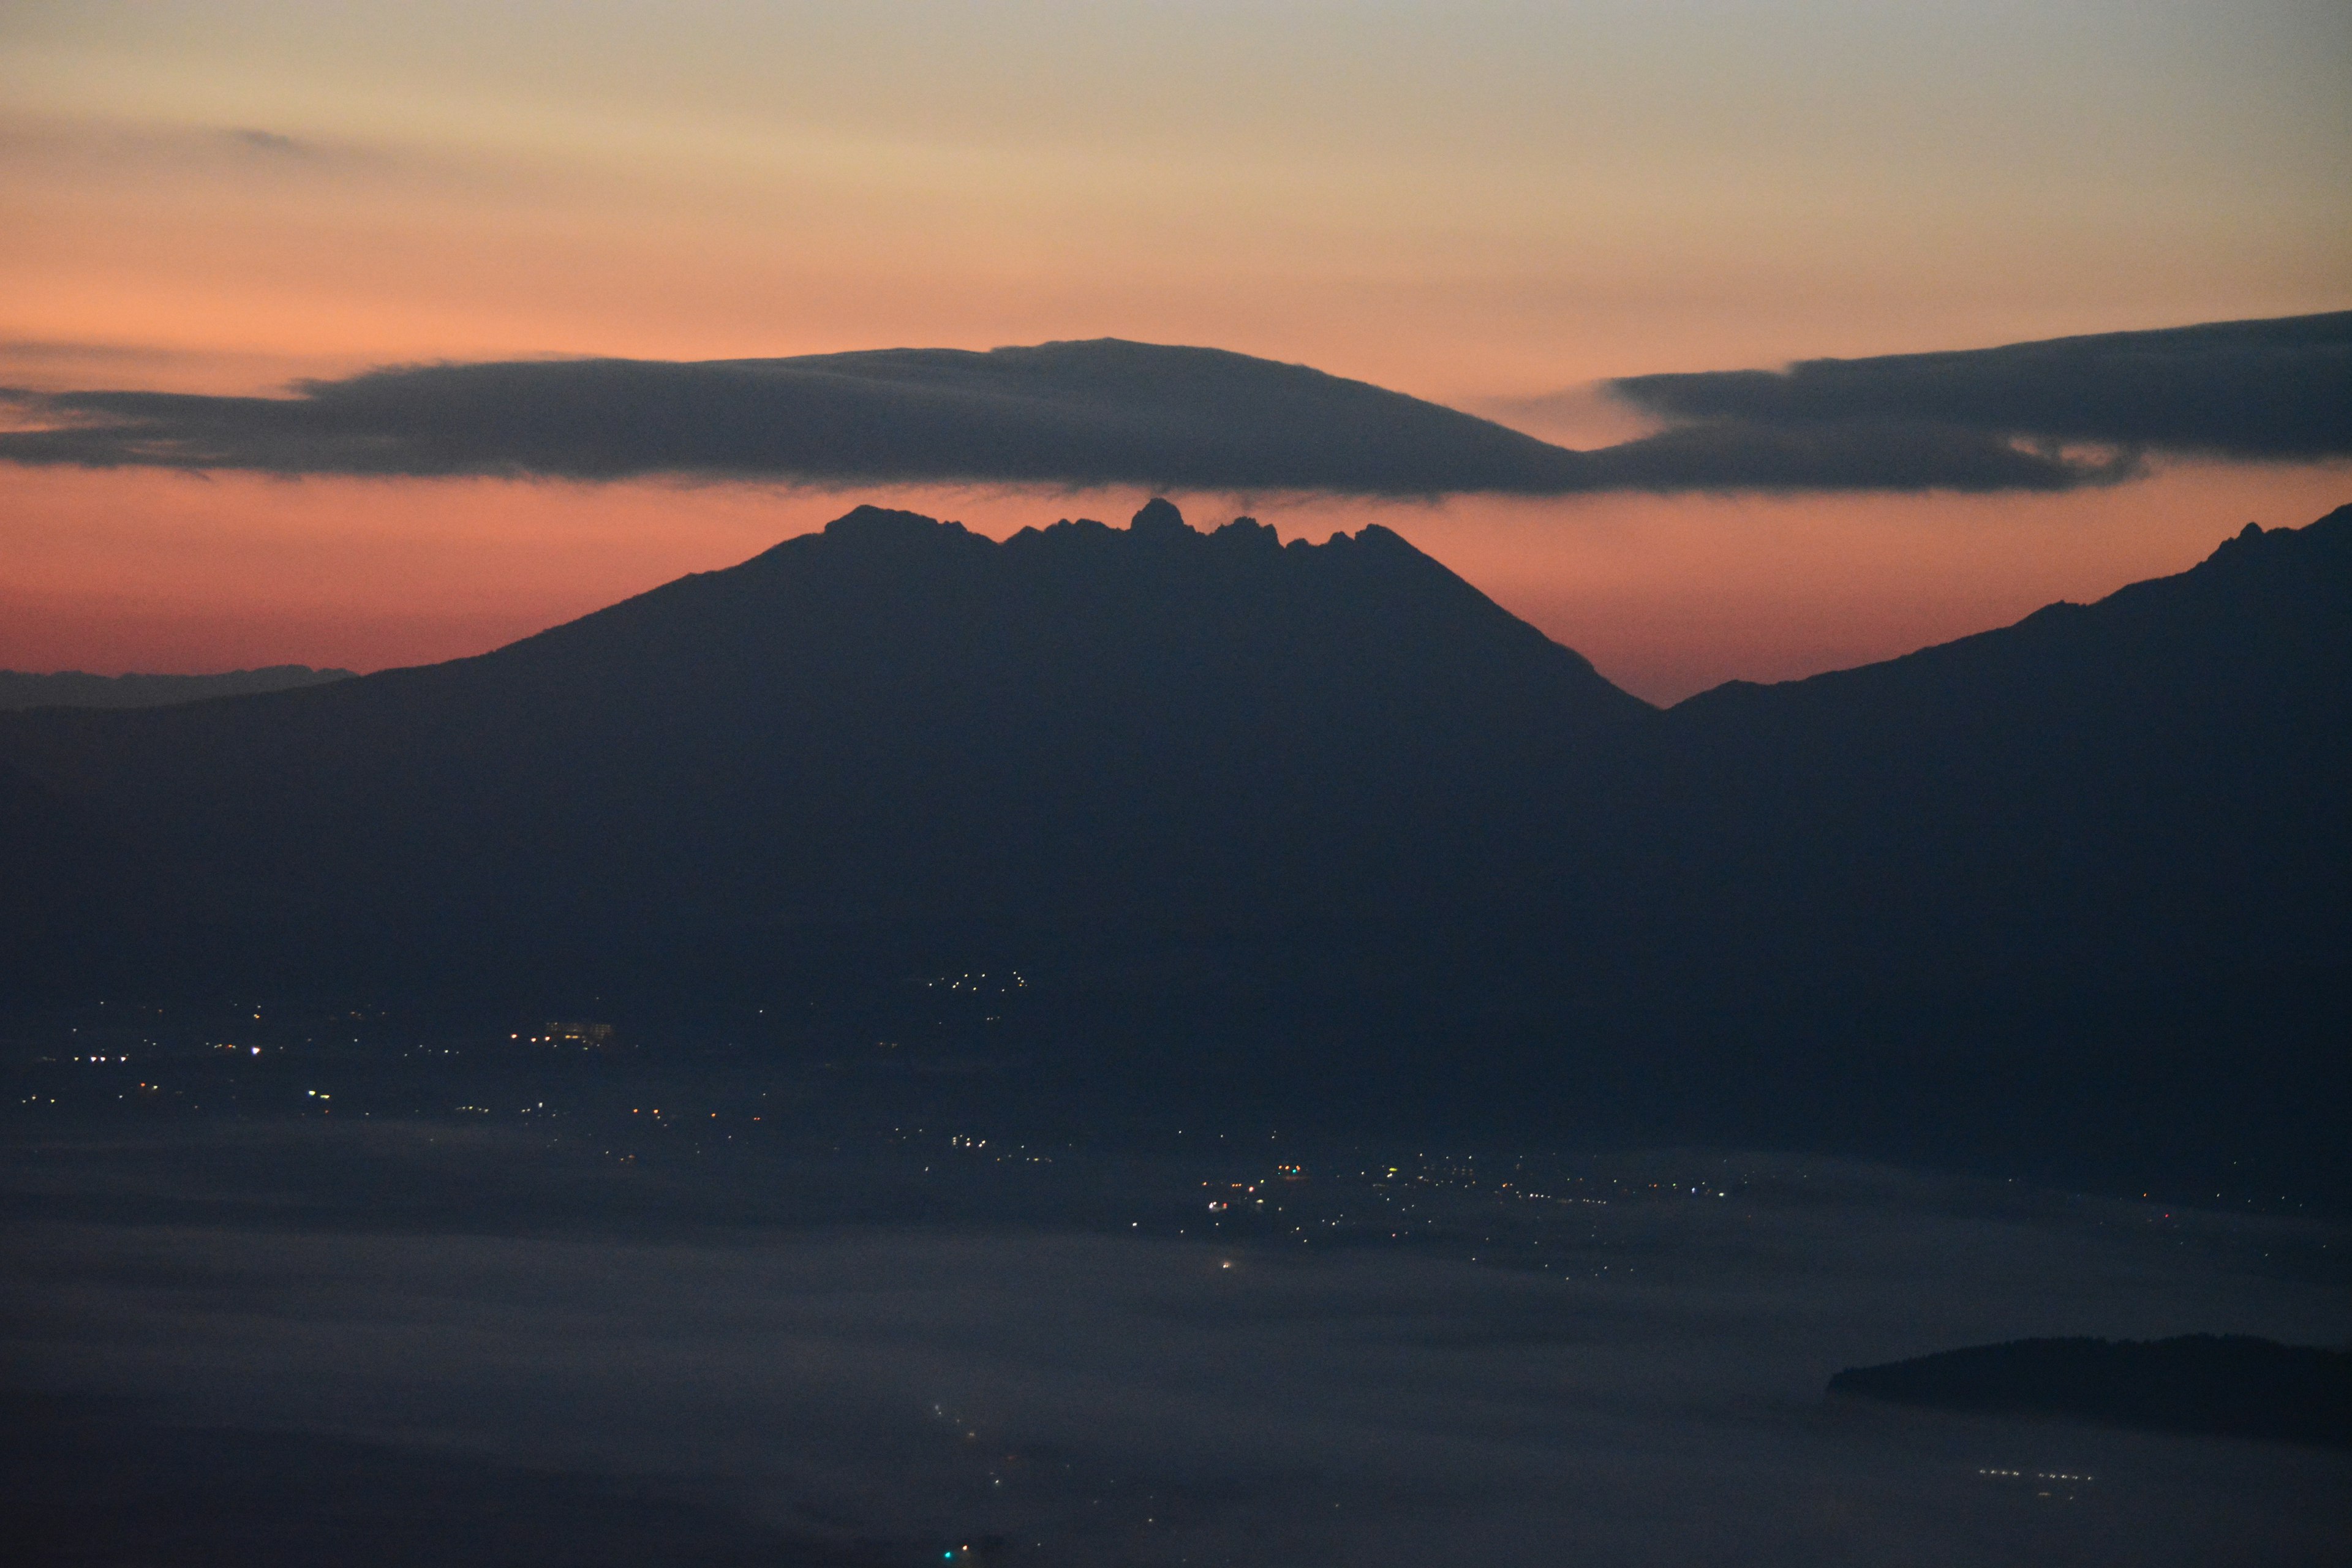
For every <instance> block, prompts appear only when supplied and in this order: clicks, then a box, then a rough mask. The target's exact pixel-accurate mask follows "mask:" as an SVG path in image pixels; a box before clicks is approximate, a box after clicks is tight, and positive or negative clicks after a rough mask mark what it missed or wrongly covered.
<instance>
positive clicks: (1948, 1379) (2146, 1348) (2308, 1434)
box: [1829, 1334, 2352, 1448]
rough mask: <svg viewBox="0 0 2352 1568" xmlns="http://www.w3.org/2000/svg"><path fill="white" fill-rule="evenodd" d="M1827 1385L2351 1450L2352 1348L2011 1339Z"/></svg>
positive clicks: (1846, 1375) (2191, 1337) (1938, 1404)
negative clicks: (2003, 1342) (2346, 1349)
mask: <svg viewBox="0 0 2352 1568" xmlns="http://www.w3.org/2000/svg"><path fill="white" fill-rule="evenodd" d="M1829 1392H1830V1393H1831V1394H1839V1395H1844V1396H1846V1397H1849V1398H1856V1399H1877V1400H1884V1401H1886V1402H1888V1403H1891V1404H1896V1405H1928V1406H1932V1407H1934V1408H1937V1409H1941V1410H1967V1411H1982V1412H1987V1413H1996V1414H2001V1415H2055V1416H2065V1417H2070V1418H2073V1419H2074V1420H2080V1421H2094V1422H2098V1423H2101V1424H2103V1425H2106V1426H2138V1427H2146V1428H2149V1429H2153V1430H2156V1431H2163V1432H2196V1433H2205V1434H2210V1435H2212V1436H2231V1437H2264V1438H2270V1439H2272V1440H2273V1441H2278V1442H2286V1443H2316V1444H2324V1445H2326V1446H2328V1447H2338V1448H2341V1447H2352V1352H2345V1351H2340V1350H2321V1349H2318V1348H2316V1347H2313V1346H2305V1345H2283V1344H2280V1343H2278V1342H2276V1341H2274V1340H2263V1339H2255V1338H2253V1337H2252V1336H2250V1335H2245V1334H2184V1335H2181V1336H2180V1337H2179V1338H2177V1339H2169V1340H2095V1339H2079V1338H2078V1339H2053V1340H2012V1341H2011V1342H2008V1343H2006V1344H1998V1345H1976V1346H1972V1347H1971V1348H1969V1349H1967V1350H1957V1351H1944V1352H1940V1353H1938V1354H1936V1355H1926V1356H1919V1357H1916V1359H1914V1360H1911V1361H1898V1362H1890V1363H1886V1364H1885V1365H1884V1366H1864V1367H1850V1368H1848V1369H1847V1370H1845V1371H1844V1372H1841V1373H1838V1374H1837V1375H1836V1376H1835V1377H1832V1378H1831V1379H1830V1386H1829Z"/></svg>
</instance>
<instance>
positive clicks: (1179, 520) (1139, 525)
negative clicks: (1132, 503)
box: [1128, 496, 1192, 539]
mask: <svg viewBox="0 0 2352 1568" xmlns="http://www.w3.org/2000/svg"><path fill="white" fill-rule="evenodd" d="M1128 527H1129V530H1131V531H1134V532H1136V533H1139V534H1142V535H1145V536H1146V537H1150V538H1160V539H1172V538H1174V537H1176V536H1177V535H1178V534H1182V533H1190V532H1192V525H1191V524H1190V523H1187V522H1186V521H1184V514H1183V513H1182V512H1181V511H1178V510H1176V503H1175V502H1174V501H1171V500H1168V499H1167V498H1166V497H1165V496H1153V497H1152V498H1151V499H1150V500H1148V501H1145V502H1144V503H1143V510H1141V511H1139V512H1137V513H1136V514H1135V516H1134V517H1132V518H1130V519H1129V521H1128Z"/></svg>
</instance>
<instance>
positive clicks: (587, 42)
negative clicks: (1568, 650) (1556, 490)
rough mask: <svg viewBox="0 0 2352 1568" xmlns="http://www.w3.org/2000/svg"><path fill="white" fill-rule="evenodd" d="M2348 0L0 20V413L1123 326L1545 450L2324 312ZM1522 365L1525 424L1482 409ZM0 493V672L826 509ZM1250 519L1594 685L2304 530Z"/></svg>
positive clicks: (418, 600)
mask: <svg viewBox="0 0 2352 1568" xmlns="http://www.w3.org/2000/svg"><path fill="white" fill-rule="evenodd" d="M2347 83H2352V11H2347V8H2346V7H2345V6H2343V5H2341V4H2340V0H2336V3H2330V4H2308V5H2300V4H2243V5H2227V6H2222V5H2211V4H2204V5H2167V4H2148V3H2134V4H2124V3H2107V4H2089V5H2049V4H2042V5H1977V6H1970V7H1945V6H1928V5H1885V4H1881V5H1858V4H1827V3H1814V4H1790V5H1758V4H1680V5H1678V4H1664V3H1657V0H1649V3H1644V4H1638V5H1636V4H1624V5H1559V4H1550V5H1465V4H1448V5H1438V4H1406V3H1395V0H1392V3H1389V4H1336V3H1327V4H1256V5H1221V4H1210V3H1202V0H1188V3H1185V4H1158V5H1147V4H1097V5H1017V4H1004V5H970V4H966V5H887V4H885V5H857V6H847V5H824V6H816V5H786V4H772V3H762V4H751V3H748V0H746V3H738V4H666V5H644V4H638V5H609V4H608V5H587V4H575V5H561V6H558V5H523V4H476V5H417V4H412V5H399V6H393V5H381V6H367V5H315V4H313V5H263V4H245V5H237V4H208V5H169V4H139V5H107V4H93V3H89V0H79V3H76V4H71V5H42V4H24V3H18V4H14V5H7V6H5V8H0V213H5V232H6V235H7V237H6V239H5V242H0V384H8V385H16V386H32V387H41V388H72V387H101V386H147V387H158V386H162V387H174V388H182V389H186V390H201V391H210V392H256V391H265V390H268V389H271V388H274V387H276V386H278V385H279V384H283V383H284V382H285V381H287V380H288V379H289V378H292V377H297V376H304V375H325V374H341V373H344V372H348V371H351V370H352V369H356V368H359V367H362V366H365V365H369V364H375V363H389V362H411V361H417V360H427V359H456V360H465V359H482V358H494V357H521V356H530V355H537V354H547V353H598V354H625V355H635V356H646V357H663V358H702V357H719V356H728V357H732V356H744V355H780V354H794V353H812V352H820V351H830V350H846V349H860V348H874V347H887V346H898V345H925V346H929V345H940V346H952V347H966V348H986V347H990V346H993V345H996V344H1002V343H1016V342H1040V341H1045V340H1049V339H1061V338H1080V337H1094V336H1103V335H1114V336H1120V337H1127V338H1134V339H1140V340H1145V341H1150V342H1190V343H1205V344H1213V345H1215V346H1219V347H1223V348H1230V349H1234V350H1238V351H1240V352H1243V353H1252V354H1259V355H1264V356H1267V357H1271V358H1276V359H1281V360H1288V361H1298V362H1304V363H1310V364H1314V365H1316V366H1318V367H1319V368H1322V369H1324V370H1328V371H1331V372H1333V373H1335V374H1341V375H1348V376H1355V377H1360V378H1363V379H1366V380H1370V381H1373V382H1377V383H1379V384H1382V385H1385V386H1390V387H1394V388H1396V389H1398V390H1400V391H1403V392H1408V393H1412V394H1414V395H1419V396H1423V397H1428V398H1433V399H1436V400H1438V401H1442V402H1445V403H1449V404H1452V405H1455V406H1458V407H1464V408H1468V409H1471V410H1474V411H1476V412H1481V413H1486V414H1488V415H1490V416H1496V417H1503V418H1506V419H1508V420H1510V421H1512V422H1514V423H1517V424H1519V425H1521V426H1522V427H1524V428H1528V429H1529V430H1531V431H1533V432H1534V433H1536V434H1538V435H1543V436H1546V437H1552V438H1557V439H1562V440H1567V441H1570V442H1571V443H1574V444H1578V445H1590V444H1595V443H1598V442H1601V441H1605V440H1609V439H1612V438H1617V437H1622V436H1624V435H1627V434H1631V433H1633V432H1636V431H1638V430H1639V429H1641V428H1643V426H1642V424H1641V422H1640V421H1639V419H1637V418H1636V417H1635V416H1632V415H1631V414H1629V413H1626V412H1624V411H1622V410H1620V409H1617V408H1615V407H1613V406H1612V405H1609V404H1607V403H1606V402H1605V401H1604V400H1602V399H1601V398H1599V397H1597V396H1595V395H1591V394H1590V393H1589V392H1585V391H1581V390H1580V389H1583V388H1589V387H1590V386H1591V384H1592V383H1594V382H1595V381H1597V380H1599V379H1601V378H1603V377H1608V376H1616V375H1631V374H1647V373H1654V372H1664V371H1685V370H1715V369H1725V368H1731V367H1738V366H1744V365H1759V366H1769V365H1777V364H1780V363H1784V362H1787V361H1789V360H1792V359H1797V358H1804V357H1815V356H1820V355H1832V354H1833V355H1859V354H1872V353H1899V352H1906V351H1913V350H1924V349H1943V348H1971V347H1979V346H1984V345H1989V344H1993V343H2000V342H2012V341H2017V340H2021V339H2029V338H2037V337H2048V336H2053V335H2058V334H2063V333H2073V332H2090V331H2116V330H2124V329H2131V328H2143V327H2161V326H2170V325H2177V324H2184V323H2189V322H2194V321H2217V320H2227V319H2234V318H2243V317H2254V316H2271V315H2287V314H2294V313H2298V312H2305V311H2316V310H2340V309H2343V308H2345V307H2346V306H2347V304H2352V91H2347ZM1556 393H1559V394H1565V395H1562V396H1559V397H1555V398H1550V399H1549V401H1546V402H1541V403H1530V402H1529V401H1528V400H1530V399H1541V398H1545V397H1546V395H1550V394H1556ZM868 499H871V500H884V501H887V502H891V503H894V504H901V505H908V506H912V507H915V508H917V509H918V510H926V511H929V512H932V513H934V514H936V515H943V516H953V517H958V518H961V519H963V520H965V521H968V522H971V523H972V524H973V525H974V526H978V527H982V528H984V529H987V530H988V531H993V532H1004V531H1011V530H1012V529H1013V528H1017V527H1019V526H1021V525H1023V524H1024V523H1028V522H1044V521H1052V520H1053V519H1055V518H1056V517H1060V516H1072V515H1081V514H1085V515H1094V516H1099V517H1105V518H1110V519H1114V520H1117V519H1123V518H1124V517H1125V515H1126V514H1127V513H1128V512H1129V511H1131V510H1133V509H1134V507H1135V505H1136V504H1137V502H1138V501H1139V500H1140V499H1141V496H1140V495H1139V494H1137V493H1129V492H1123V491H1122V492H1118V493H1093V494H1083V493H1082V494H1063V493H1037V494H1024V493H1019V492H1009V491H988V492H984V493H983V492H973V491H971V490H941V489H922V488H908V487H901V488H898V489H884V488H881V487H860V488H859V489H856V490H854V491H848V492H835V493H813V492H809V491H804V490H780V489H760V488H751V487H740V486H699V487H696V486H682V485H675V484H655V483H643V484H627V485H614V486H605V487H586V486H576V485H567V484H557V483H522V482H503V481H488V480H463V481H421V480H355V479H302V480H276V479H259V478H252V477H245V476H219V477H213V478H201V477H195V476H187V475H179V474H172V473H159V472H152V471H150V472H107V473H89V472H81V471H77V470H33V469H0V666H7V667H12V668H90V669H97V670H104V671H116V670H122V669H130V668H146V669H163V670H196V669H206V668H226V667H230V666H235V665H249V664H255V663H272V662H283V661H301V662H308V663H321V664H344V665H350V666H352V667H355V668H375V667H378V666H382V665H385V664H394V663H405V662H414V661H416V660H420V659H426V658H445V657H449V656H452V655H457V654H461V653H469V652H476V651H479V650H481V649H483V648H485V647H490V646H494V645H495V644H497V643H499V642H500V641H504V640H507V639H509V638H510V637H515V636H518V635H521V634H523V633H527V632H529V631H531V630H535V629H537V628H539V627H540V626H545V625H547V624H550V623H551V622H552V621H555V620H558V619H562V618H564V617H567V616H572V615H575V614H579V613H581V612H583V611H585V610H588V609H592V608H593V607H595V606H596V605H600V604H603V603H605V602H608V601H610V600H611V599H613V598H615V597H618V596H621V595H625V594H628V593H632V592H635V591H639V590H641V589H643V588H646V587H649V586H651V585H653V584H655V583H657V582H659V581H662V580H665V579H667V578H668V577H672V576H675V575H677V574H680V573H683V572H686V571H692V570H702V569H708V568H710V567H714V566H719V565H724V564H727V563H731V562H733V561H736V560H740V559H741V558H742V557H744V556H746V555H749V554H751V553H752V552H756V551H757V550H759V549H761V548H764V547H765V546H766V545H768V544H770V543H772V542H774V541H775V540H776V539H779V538H782V537H783V536H786V535H789V534H792V533H796V532H801V531H806V530H807V529H809V528H813V527H815V526H818V525H820V524H821V523H822V522H824V521H825V520H826V519H827V518H829V517H831V516H834V515H835V514H837V513H838V512H840V511H842V510H846V508H847V506H848V505H849V504H851V503H852V502H854V501H856V500H868ZM1180 500H1183V501H1184V503H1185V504H1186V506H1187V509H1188V510H1189V511H1191V512H1192V515H1193V516H1194V518H1195V521H1222V519H1223V517H1226V516H1230V515H1232V513H1233V512H1234V511H1235V510H1243V509H1244V505H1246V507H1247V510H1253V511H1255V512H1256V513H1257V514H1258V515H1260V516H1262V517H1264V518H1265V519H1266V520H1267V521H1272V522H1274V523H1275V524H1276V526H1277V527H1278V528H1280V529H1282V531H1284V532H1285V533H1286V534H1291V533H1298V532H1303V533H1307V534H1310V535H1313V536H1317V537H1319V536H1320V535H1321V534H1322V533H1324V532H1327V531H1329V530H1331V529H1333V528H1339V527H1349V528H1352V527H1355V526H1358V525H1360V523H1361V522H1363V521H1381V522H1383V523H1385V524H1387V525H1388V526H1391V527H1393V528H1396V529H1398V530H1399V531H1401V532H1403V533H1404V534H1406V535H1407V536H1408V537H1409V538H1411V539H1412V540H1413V541H1414V542H1416V543H1418V544H1420V545H1421V546H1422V547H1423V548H1424V549H1427V550H1429V551H1430V552H1432V553H1433V554H1435V555H1437V556H1438V557H1439V558H1440V559H1442V560H1444V561H1445V562H1447V563H1449V564H1451V565H1453V566H1454V568H1455V569H1456V570H1457V571H1460V572H1461V573H1463V574H1465V576H1467V577H1469V578H1470V579H1471V580H1472V581H1473V582H1475V583H1476V584H1478V585H1479V586H1480V587H1482V588H1484V589H1486V591H1487V592H1488V593H1490V594H1492V595H1495V596H1496V598H1497V599H1499V600H1500V601H1501V602H1502V603H1504V604H1505V605H1507V606H1508V607H1510V608H1512V609H1513V610H1515V611H1517V612H1518V613H1520V614H1522V615H1524V616H1528V618H1530V619H1532V620H1534V621H1535V622H1536V623H1537V624H1538V625H1539V626H1542V627H1543V628H1544V629H1545V630H1546V631H1548V632H1549V633H1551V634H1552V635H1553V636H1555V637H1559V638H1560V639H1561V640H1562V641H1564V642H1567V643H1569V644H1570V646H1572V647H1577V648H1578V649H1580V651H1582V652H1584V653H1586V654H1588V655H1589V656H1590V657H1591V658H1593V659H1594V660H1595V662H1596V663H1598V664H1599V665H1600V667H1601V669H1602V670H1603V672H1604V673H1607V674H1609V675H1610V676H1612V678H1613V679H1618V680H1619V681H1620V682H1621V683H1622V684H1624V685H1626V686H1627V687H1629V688H1630V689H1633V690H1635V691H1637V692H1639V693H1641V694H1642V695H1643V696H1646V697H1650V698H1653V699H1656V700H1664V699H1670V698H1674V697H1678V696H1680V695H1683V694H1685V693H1686V692H1688V691H1691V690H1694V689H1698V688H1700V687H1703V686H1706V685H1708V684H1712V683H1713V682H1714V681H1717V680H1719V679H1726V678H1728V677H1732V676H1745V677H1748V678H1752V679H1766V678H1773V677H1780V676H1787V675H1793V674H1800V673H1805V672H1808V671H1811V670H1814V669H1820V668H1831V667H1834V666H1836V665H1840V664H1848V663H1853V662H1856V661H1858V660H1862V659H1865V658H1875V657H1883V656H1885V655H1887V654H1892V653H1896V652H1901V651H1904V650H1906V649H1907V648H1909V647H1915V646H1917V645H1919V644H1921V643H1924V642H1927V641H1931V640H1935V639H1937V638H1940V637H1950V636H1954V635H1958V634H1960V633H1964V632H1968V631H1972V630H1977V629H1980V628H1982V627H1984V626H1990V625H1994V624H1997V623H2000V622H2002V621H2006V620H2010V619H2013V618H2015V617H2016V616H2019V615H2021V614H2023V613H2025V612H2026V611H2028V610H2031V609H2032V608H2033V607H2035V606H2036V605H2040V604H2042V603H2043V602H2046V601H2048V600H2050V599H2052V598H2056V597H2061V596H2064V597H2072V598H2078V599H2079V598H2086V597H2094V596H2096V595H2100V594H2103V593H2105V592H2108V591H2110V590H2112V589H2113V588H2115V587H2116V586H2119V585H2121V584H2123V583H2125V582H2127V581H2130V580H2132V579H2134V578H2136V577H2140V576H2146V575H2149V574H2157V573H2161V572H2168V571H2177V570H2179V569H2181V568H2183V567H2185V566H2187V565H2189V564H2190V563H2192V562H2194V561H2195V560H2197V559H2198V558H2200V556H2201V555H2203V554H2204V553H2205V552H2207V551H2209V550H2210V548H2211V546H2212V545H2213V543H2214V542H2217V541H2218V540H2219V539H2220V538H2221V536H2222V535H2223V534H2224V533H2226V532H2229V531H2234V530H2235V529H2236V528H2237V527H2239V526H2241V525H2242V524H2243V523H2244V522H2245V521H2249V520H2250V519H2252V520H2259V521H2263V523H2265V524H2266V525H2277V524H2297V523H2301V522H2305V521H2309V520H2310V519H2311V518H2312V517H2315V516H2316V515H2318V514H2319V513H2320V512H2322V511H2325V510H2328V509H2329V508H2331V507H2333V506H2334V505H2336V504H2339V503H2340V502H2343V501H2345V500H2352V469H2347V468H2346V467H2345V466H2344V465H2342V464H2340V463H2339V464H2335V465H2300V466H2288V465H2260V466H2257V465H2246V464H2225V463H2218V462H2210V461H2209V462H2197V463H2186V462H2176V463H2170V464H2167V465H2163V466H2160V467H2159V468H2158V470H2157V471H2156V472H2155V473H2154V474H2153V475H2152V476H2151V477H2148V478H2146V479H2138V480H2136V481H2133V482H2130V483H2127V484H2125V485H2121V486H2118V487H2116V488H2112V489H2091V490H2083V491H2075V492H2071V493H2067V494H2063V495H2054V496H2032V497H2025V496H2018V497H2002V496H1996V497H1958V496H1942V495H1933V496H1927V497H1920V496H1903V495H1886V496H1840V497H1835V498H1821V497H1756V496H1732V497H1721V498H1707V497H1699V498H1656V497H1628V496H1610V497H1578V498H1570V499H1565V500H1544V501H1507V500H1485V499H1472V500H1454V501H1450V502H1445V503H1442V504H1437V505H1431V506H1415V505H1398V504H1385V505H1375V504H1368V503H1364V502H1360V501H1351V502H1346V503H1339V502H1333V501H1328V500H1269V499H1267V498H1228V497H1181V498H1180Z"/></svg>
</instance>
